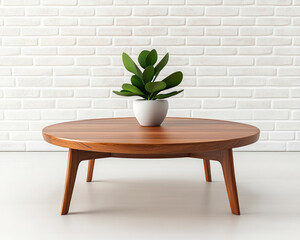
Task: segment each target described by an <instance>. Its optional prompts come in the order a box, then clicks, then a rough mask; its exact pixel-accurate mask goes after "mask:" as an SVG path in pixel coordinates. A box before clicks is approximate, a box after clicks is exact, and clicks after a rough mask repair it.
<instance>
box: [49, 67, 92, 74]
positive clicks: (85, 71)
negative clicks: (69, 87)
mask: <svg viewBox="0 0 300 240" xmlns="http://www.w3.org/2000/svg"><path fill="white" fill-rule="evenodd" d="M88 74H89V69H88V68H81V67H60V68H55V69H54V75H56V76H85V75H88Z"/></svg>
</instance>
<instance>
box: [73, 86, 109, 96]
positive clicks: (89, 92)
mask: <svg viewBox="0 0 300 240" xmlns="http://www.w3.org/2000/svg"><path fill="white" fill-rule="evenodd" d="M109 95H110V91H109V89H83V88H82V89H75V95H74V96H75V97H79V98H107V97H109Z"/></svg>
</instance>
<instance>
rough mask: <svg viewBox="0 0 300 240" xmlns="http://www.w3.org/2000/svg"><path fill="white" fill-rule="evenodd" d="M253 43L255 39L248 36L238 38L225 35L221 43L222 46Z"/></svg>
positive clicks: (249, 44)
mask: <svg viewBox="0 0 300 240" xmlns="http://www.w3.org/2000/svg"><path fill="white" fill-rule="evenodd" d="M254 44H255V39H254V38H248V37H239V38H230V37H225V38H223V39H222V45H224V46H251V45H254Z"/></svg>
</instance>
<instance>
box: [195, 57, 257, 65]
mask: <svg viewBox="0 0 300 240" xmlns="http://www.w3.org/2000/svg"><path fill="white" fill-rule="evenodd" d="M253 63H254V61H253V58H251V57H223V56H222V57H191V65H202V66H248V65H249V66H251V65H253Z"/></svg>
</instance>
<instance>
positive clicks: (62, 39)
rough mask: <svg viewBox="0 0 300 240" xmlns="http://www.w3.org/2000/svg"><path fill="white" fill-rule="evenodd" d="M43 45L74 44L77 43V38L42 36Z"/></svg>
mask: <svg viewBox="0 0 300 240" xmlns="http://www.w3.org/2000/svg"><path fill="white" fill-rule="evenodd" d="M40 44H41V46H72V45H75V44H76V38H66V37H59V38H57V37H51V38H41V39H40Z"/></svg>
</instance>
